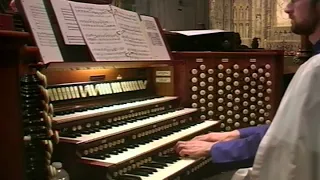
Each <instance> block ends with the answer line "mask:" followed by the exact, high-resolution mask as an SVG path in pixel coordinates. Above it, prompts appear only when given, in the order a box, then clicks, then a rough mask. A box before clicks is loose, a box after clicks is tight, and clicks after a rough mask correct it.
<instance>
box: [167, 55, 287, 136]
mask: <svg viewBox="0 0 320 180" xmlns="http://www.w3.org/2000/svg"><path fill="white" fill-rule="evenodd" d="M173 57H174V59H175V60H180V61H182V62H180V63H177V66H176V68H177V69H179V71H176V74H175V75H176V79H177V80H176V86H175V90H176V93H177V94H180V98H181V101H182V105H183V106H184V107H192V108H198V109H200V115H199V118H200V119H202V120H205V119H208V120H220V122H221V123H220V128H221V131H231V130H233V129H238V128H241V127H248V126H256V125H259V124H270V123H271V121H272V118H273V116H274V114H275V112H276V110H277V106H278V104H279V102H280V99H281V89H282V86H281V81H282V80H281V79H282V72H283V52H282V51H260V52H259V51H256V52H175V53H173Z"/></svg>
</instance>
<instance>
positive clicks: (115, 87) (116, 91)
mask: <svg viewBox="0 0 320 180" xmlns="http://www.w3.org/2000/svg"><path fill="white" fill-rule="evenodd" d="M111 89H112V92H114V93H118V89H117V86H116V84H115V83H111Z"/></svg>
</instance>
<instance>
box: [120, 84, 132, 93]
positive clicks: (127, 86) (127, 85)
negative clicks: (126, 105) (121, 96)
mask: <svg viewBox="0 0 320 180" xmlns="http://www.w3.org/2000/svg"><path fill="white" fill-rule="evenodd" d="M124 84H125V87H126V90H127V91H132V90H133V88H132V86H131V84H130V82H124ZM122 89H123V88H122ZM123 91H124V89H123Z"/></svg>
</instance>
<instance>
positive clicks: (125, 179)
mask: <svg viewBox="0 0 320 180" xmlns="http://www.w3.org/2000/svg"><path fill="white" fill-rule="evenodd" d="M118 179H119V180H141V178H140V177H138V176H131V175H121V176H119V178H118Z"/></svg>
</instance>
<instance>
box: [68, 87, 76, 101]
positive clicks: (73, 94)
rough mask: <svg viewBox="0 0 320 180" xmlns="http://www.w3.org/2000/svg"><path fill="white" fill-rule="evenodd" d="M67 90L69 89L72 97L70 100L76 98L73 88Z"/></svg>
mask: <svg viewBox="0 0 320 180" xmlns="http://www.w3.org/2000/svg"><path fill="white" fill-rule="evenodd" d="M69 89H70V92H71V97H72V99H75V98H77V95H76V92H75V89H74V87H73V86H70V88H69Z"/></svg>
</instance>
